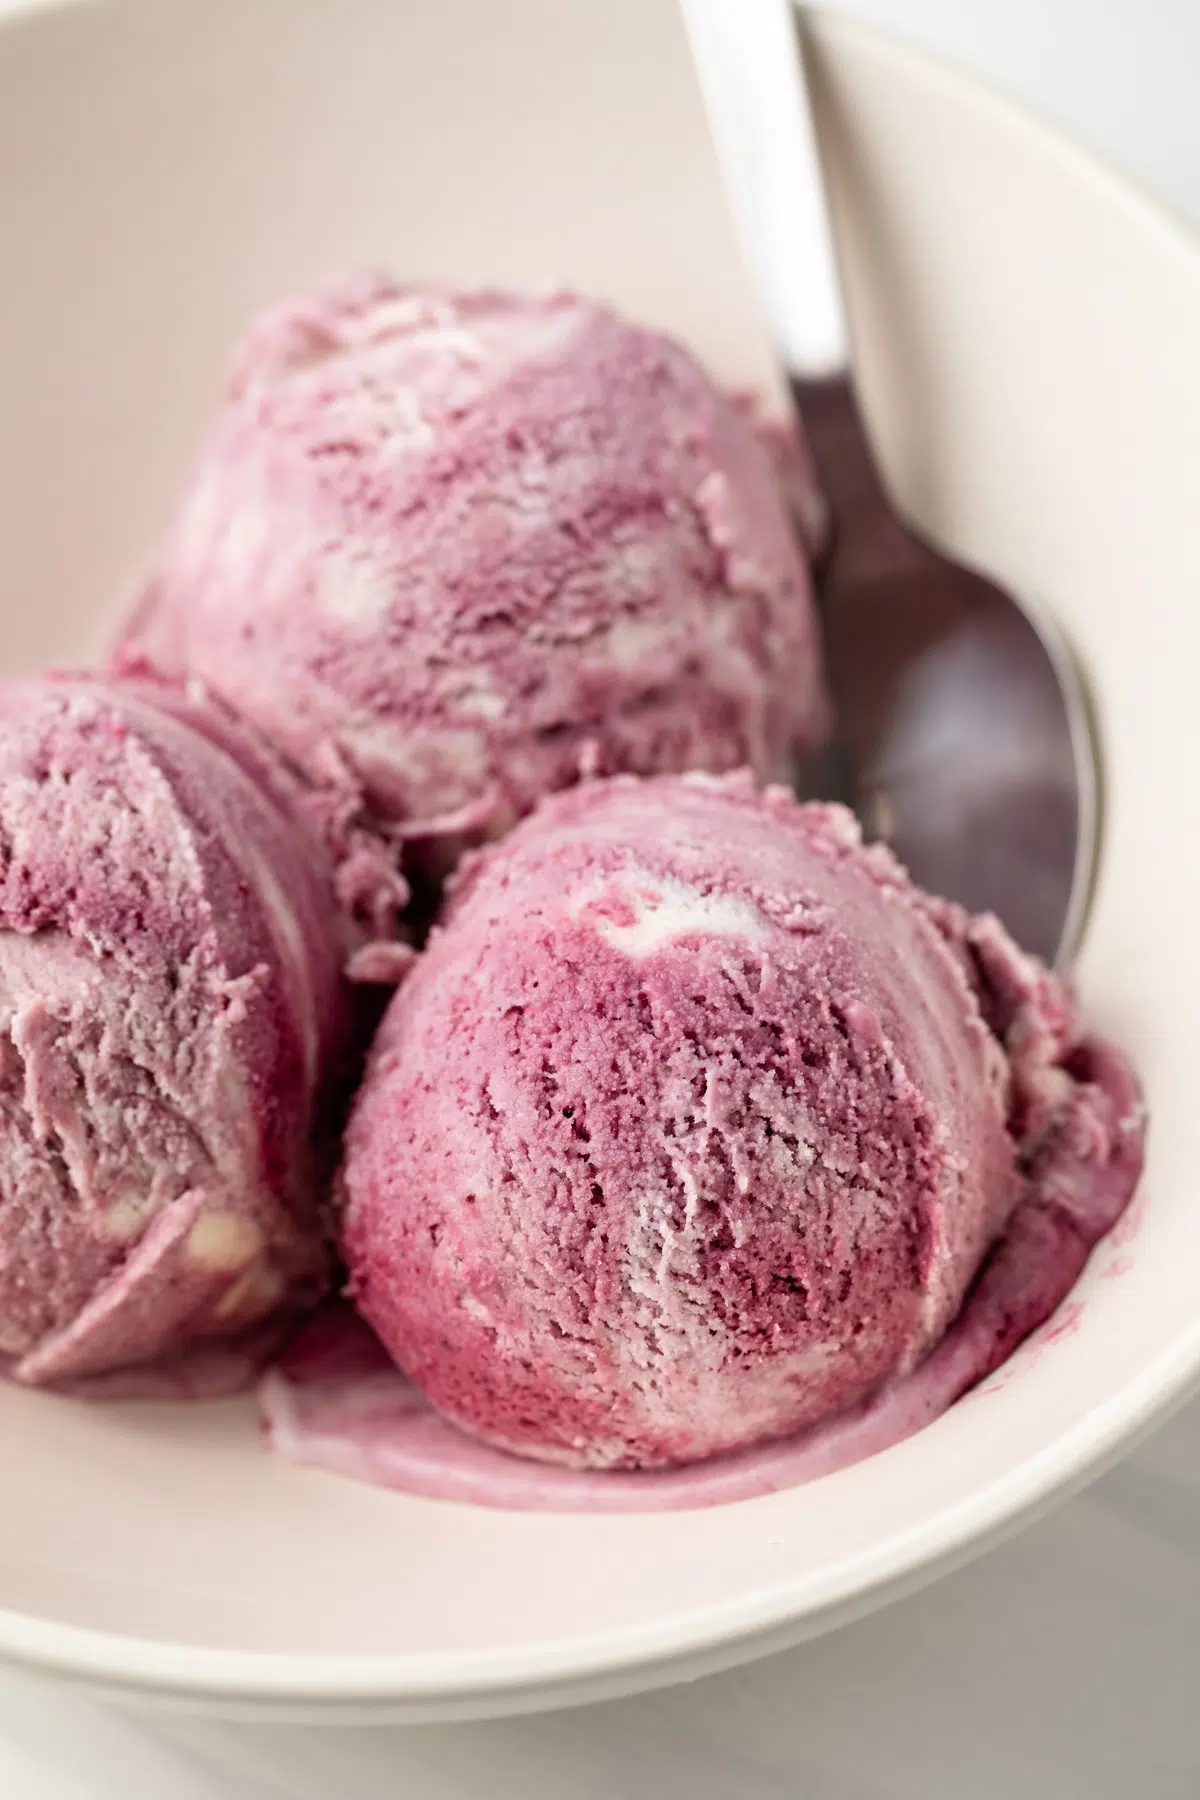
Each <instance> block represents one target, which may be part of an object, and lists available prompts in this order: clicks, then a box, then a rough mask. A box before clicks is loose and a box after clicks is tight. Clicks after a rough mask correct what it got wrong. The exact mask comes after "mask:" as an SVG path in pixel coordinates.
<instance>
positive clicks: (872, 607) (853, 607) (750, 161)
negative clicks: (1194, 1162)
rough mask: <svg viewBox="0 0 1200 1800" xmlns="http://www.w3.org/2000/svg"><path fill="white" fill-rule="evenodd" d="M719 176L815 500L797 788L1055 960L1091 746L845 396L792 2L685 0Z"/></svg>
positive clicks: (1088, 851) (999, 596) (1043, 668)
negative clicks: (908, 509) (828, 704)
mask: <svg viewBox="0 0 1200 1800" xmlns="http://www.w3.org/2000/svg"><path fill="white" fill-rule="evenodd" d="M681 5H682V9H683V15H684V20H685V23H686V26H687V31H688V36H689V39H690V42H691V48H692V56H693V60H694V62H695V64H696V68H697V72H698V75H699V78H700V85H701V91H702V93H703V97H704V102H705V107H706V110H707V112H708V117H709V124H710V127H711V130H712V134H713V139H714V142H715V145H716V148H717V153H718V156H719V158H720V161H721V166H722V171H723V173H724V177H725V185H726V189H727V193H728V197H729V201H730V205H731V208H732V211H733V215H734V222H735V224H736V225H737V227H738V228H739V231H740V234H741V237H742V241H743V245H744V248H745V250H746V253H747V257H748V260H749V262H750V266H751V269H752V271H753V273H754V274H755V276H756V278H757V284H758V287H759V289H760V294H761V297H762V298H763V300H764V301H765V303H766V307H767V312H768V319H769V323H770V327H771V331H772V337H773V340H774V343H775V346H776V349H777V351H778V353H779V355H780V357H781V360H782V361H783V364H784V366H785V368H786V370H787V372H788V375H789V377H790V382H791V389H792V393H793V395H794V397H795V401H796V405H797V408H798V410H799V413H800V417H801V420H802V422H803V425H804V429H805V435H806V436H807V439H808V443H809V447H810V449H811V451H812V454H813V458H814V460H815V463H816V466H817V472H818V475H819V477H820V480H821V485H822V487H823V489H824V494H825V498H826V501H827V503H828V506H829V509H830V514H831V533H830V538H829V543H828V547H827V549H826V551H825V553H824V556H823V559H822V562H821V564H820V566H819V568H818V570H817V586H818V599H819V603H820V607H821V615H822V621H823V626H824V634H825V651H826V659H827V665H828V672H829V681H830V687H831V689H832V693H833V699H834V705H835V708H836V714H837V723H836V726H835V732H834V738H833V741H832V742H831V744H830V745H829V747H828V749H827V751H826V752H825V754H824V756H823V757H822V758H821V759H819V760H818V762H817V763H815V764H814V765H813V766H812V767H811V768H808V769H806V770H805V771H803V775H802V779H801V781H800V782H799V783H798V784H797V787H798V791H799V792H800V793H801V795H802V797H804V798H809V799H816V798H820V799H826V800H842V801H844V802H845V803H846V804H848V805H851V806H853V807H854V809H855V811H856V812H857V813H858V815H859V818H860V820H861V821H862V824H863V828H864V831H865V833H866V835H867V836H868V837H871V838H877V839H883V840H885V841H886V842H887V843H889V844H890V845H891V847H892V849H893V850H894V851H895V852H896V854H897V856H898V857H899V859H900V861H901V862H902V863H904V864H905V866H906V867H907V868H908V870H909V872H910V874H911V875H912V877H913V880H914V881H916V882H917V883H918V884H919V885H920V886H921V887H924V888H927V889H929V890H930V891H931V892H933V893H936V894H942V895H945V896H947V897H949V898H950V899H953V900H957V901H959V902H960V903H961V904H962V905H963V906H965V907H967V908H968V909H969V910H970V911H971V912H994V913H996V914H997V915H998V916H999V917H1000V918H1001V919H1002V920H1003V922H1004V924H1005V925H1006V926H1007V927H1008V929H1009V930H1010V931H1011V933H1012V934H1013V936H1014V937H1015V938H1016V939H1017V941H1018V942H1019V943H1020V944H1022V945H1023V946H1024V947H1025V948H1026V949H1027V950H1031V951H1033V952H1035V953H1036V954H1037V955H1039V956H1041V957H1043V958H1044V959H1045V960H1046V961H1048V962H1054V963H1057V964H1058V965H1060V966H1062V965H1065V964H1067V963H1069V962H1070V961H1071V960H1072V958H1073V956H1074V953H1075V950H1076V947H1077V945H1078V941H1079V934H1080V931H1081V928H1082V925H1083V920H1084V915H1085V912H1086V909H1087V902H1088V897H1089V891H1090V887H1091V880H1092V871H1093V867H1094V863H1095V856H1096V838H1097V781H1096V757H1095V749H1094V744H1093V739H1092V733H1091V729H1090V723H1089V716H1088V711H1087V708H1086V705H1085V701H1084V696H1083V692H1082V689H1081V686H1080V682H1079V678H1078V675H1077V673H1076V670H1075V667H1074V664H1073V662H1072V659H1071V656H1070V654H1069V653H1068V651H1067V649H1066V646H1065V644H1064V643H1063V642H1062V641H1061V639H1060V638H1059V636H1058V633H1057V631H1056V630H1055V629H1054V628H1053V626H1052V625H1051V624H1050V622H1049V621H1048V620H1046V619H1045V618H1043V617H1041V616H1037V617H1035V616H1034V615H1033V614H1032V613H1031V612H1030V611H1029V609H1028V608H1027V607H1025V606H1023V605H1022V603H1021V602H1020V601H1019V600H1016V599H1014V598H1013V597H1012V596H1011V595H1009V594H1007V593H1005V592H1004V591H1003V590H1002V589H1001V588H999V587H998V586H996V584H995V583H994V582H992V581H991V580H989V579H988V578H987V577H986V576H984V575H982V574H981V573H979V572H977V571H976V570H974V569H969V568H965V567H963V566H962V565H961V564H959V563H957V562H954V561H951V560H950V559H949V558H948V557H946V556H945V555H943V554H942V553H941V552H940V551H938V550H936V549H935V548H934V547H933V546H932V545H931V544H930V543H928V542H927V541H926V540H925V538H924V537H923V536H922V535H921V534H920V533H919V532H918V531H915V530H914V529H912V528H911V527H910V526H908V525H907V524H905V523H903V522H902V521H901V520H900V519H899V518H898V517H897V515H896V512H895V510H894V508H893V506H892V504H891V502H890V500H889V498H888V495H887V490H886V488H885V485H884V482H883V480H882V479H881V477H880V474H879V471H878V467H877V465H876V462H875V458H874V455H873V453H872V450H871V445H870V440H869V437H868V434H867V431H866V427H865V425H864V422H863V417H862V414H861V412H860V410H859V406H858V401H857V398H856V395H855V390H854V378H853V371H852V367H851V346H850V337H849V333H848V330H847V326H846V317H845V311H844V309H843V305H842V298H841V290H840V285H839V281H838V271H837V261H836V254H835V248H834V240H833V233H832V229H831V226H830V222H829V215H828V211H827V208H826V203H825V194H824V187H823V183H822V178H821V166H820V159H819V152H818V147H817V139H816V134H815V131H814V128H813V123H812V114H811V110H810V105H809V99H808V91H807V85H806V80H805V73H804V64H803V57H802V50H801V43H800V38H799V35H798V32H797V18H796V15H795V13H794V12H793V10H792V8H791V6H790V4H789V0H681Z"/></svg>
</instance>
